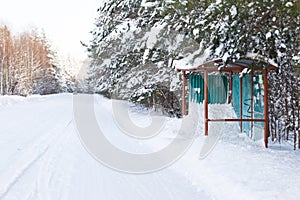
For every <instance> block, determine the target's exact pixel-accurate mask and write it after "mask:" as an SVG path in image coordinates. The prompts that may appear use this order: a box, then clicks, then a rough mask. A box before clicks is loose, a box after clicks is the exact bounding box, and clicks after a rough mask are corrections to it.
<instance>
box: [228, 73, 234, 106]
mask: <svg viewBox="0 0 300 200" xmlns="http://www.w3.org/2000/svg"><path fill="white" fill-rule="evenodd" d="M232 75H233V73H232V71H231V72H230V75H229V96H228V103H229V104H230V103H231V101H232Z"/></svg>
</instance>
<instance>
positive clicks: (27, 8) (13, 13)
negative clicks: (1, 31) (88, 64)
mask: <svg viewBox="0 0 300 200" xmlns="http://www.w3.org/2000/svg"><path fill="white" fill-rule="evenodd" d="M101 2H102V0H0V25H3V24H5V25H8V26H9V28H10V29H12V30H13V32H22V31H24V30H31V29H32V28H37V29H39V30H41V29H43V30H44V32H45V33H46V36H47V38H48V39H49V40H50V42H51V43H52V46H53V47H54V48H57V49H59V52H58V53H60V54H63V55H64V56H71V57H74V58H75V59H76V60H83V59H84V58H86V54H85V49H84V47H82V46H81V44H80V41H83V42H88V41H89V40H90V39H91V35H90V34H89V31H91V30H92V29H93V28H94V21H95V20H94V19H95V18H96V17H97V8H98V7H99V6H100V5H101Z"/></svg>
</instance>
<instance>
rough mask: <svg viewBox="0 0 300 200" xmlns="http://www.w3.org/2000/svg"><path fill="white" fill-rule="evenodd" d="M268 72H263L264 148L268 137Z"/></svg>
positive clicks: (266, 145)
mask: <svg viewBox="0 0 300 200" xmlns="http://www.w3.org/2000/svg"><path fill="white" fill-rule="evenodd" d="M268 107H269V104H268V70H266V69H265V70H264V118H265V125H264V142H265V147H266V148H268V137H269V112H268Z"/></svg>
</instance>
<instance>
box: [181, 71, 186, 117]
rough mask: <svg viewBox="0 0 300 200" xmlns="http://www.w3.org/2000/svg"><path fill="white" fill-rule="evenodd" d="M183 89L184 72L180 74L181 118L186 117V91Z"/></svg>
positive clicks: (184, 83) (184, 81) (184, 82)
mask: <svg viewBox="0 0 300 200" xmlns="http://www.w3.org/2000/svg"><path fill="white" fill-rule="evenodd" d="M185 87H186V72H185V71H183V72H182V109H181V112H182V116H185V115H186V98H185V96H186V91H185Z"/></svg>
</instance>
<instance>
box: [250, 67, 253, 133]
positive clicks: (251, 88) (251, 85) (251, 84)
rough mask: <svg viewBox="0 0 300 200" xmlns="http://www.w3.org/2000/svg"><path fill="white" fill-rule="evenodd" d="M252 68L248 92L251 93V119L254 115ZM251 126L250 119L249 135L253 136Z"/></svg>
mask: <svg viewBox="0 0 300 200" xmlns="http://www.w3.org/2000/svg"><path fill="white" fill-rule="evenodd" d="M253 75H254V74H253V69H251V80H250V90H251V91H250V94H251V98H250V99H251V102H250V104H251V105H250V112H251V114H250V115H251V119H253V117H254V114H253V113H254V109H253V102H254V101H253V96H254V91H253V90H254V87H253ZM253 128H254V122H253V121H251V137H252V136H253Z"/></svg>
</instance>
